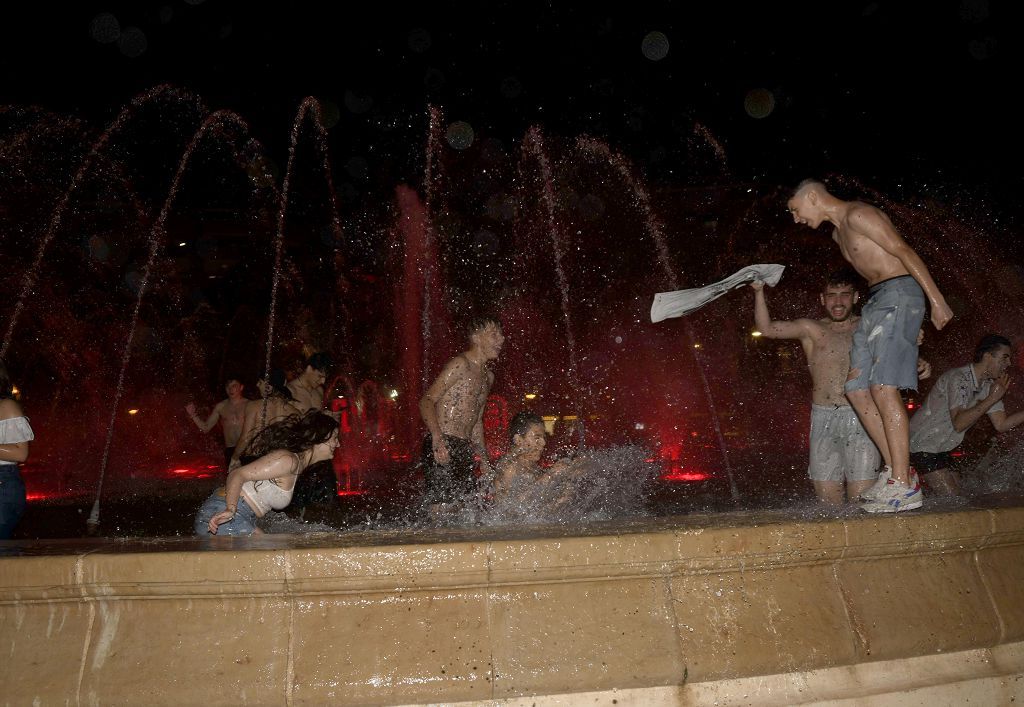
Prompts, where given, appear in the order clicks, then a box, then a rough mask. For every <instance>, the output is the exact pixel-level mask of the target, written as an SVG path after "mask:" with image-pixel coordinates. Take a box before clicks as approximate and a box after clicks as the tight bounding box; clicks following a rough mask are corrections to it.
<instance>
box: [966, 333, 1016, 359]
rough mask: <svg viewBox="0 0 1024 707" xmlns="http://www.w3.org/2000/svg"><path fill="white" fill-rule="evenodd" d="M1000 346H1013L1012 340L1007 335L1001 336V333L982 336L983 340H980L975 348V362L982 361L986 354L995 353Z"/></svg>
mask: <svg viewBox="0 0 1024 707" xmlns="http://www.w3.org/2000/svg"><path fill="white" fill-rule="evenodd" d="M1000 346H1005V347H1007V348H1013V344H1011V343H1010V340H1009V339H1007V338H1006V337H1005V336H1000V335H999V334H986V335H985V336H983V337H981V341H979V342H978V345H977V346H976V347H975V348H974V362H975V363H981V358H982V357H983V356H984V355H985V354H990V353H994V352H995V351H996V349H998V348H999V347H1000Z"/></svg>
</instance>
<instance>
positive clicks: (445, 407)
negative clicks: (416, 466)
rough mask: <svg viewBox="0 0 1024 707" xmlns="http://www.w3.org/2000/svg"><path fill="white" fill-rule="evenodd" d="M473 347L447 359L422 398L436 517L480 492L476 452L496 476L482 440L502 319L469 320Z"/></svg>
mask: <svg viewBox="0 0 1024 707" xmlns="http://www.w3.org/2000/svg"><path fill="white" fill-rule="evenodd" d="M466 333H467V335H468V337H469V344H470V346H469V349H468V350H466V351H464V352H462V353H460V354H459V355H458V356H456V357H455V358H453V359H452V360H451V361H449V362H448V363H447V364H445V367H444V369H443V370H442V371H441V374H440V375H439V376H438V377H437V379H436V380H435V381H434V383H433V384H432V385H431V386H430V387H429V388H428V389H427V392H426V393H425V394H424V395H423V397H422V398H421V399H420V416H421V417H422V418H423V422H424V424H425V425H426V426H427V433H428V434H427V436H426V438H425V439H424V440H423V472H424V476H425V477H426V482H427V494H426V503H427V504H428V505H429V506H430V512H431V515H432V516H433V517H434V519H435V520H438V519H441V518H443V517H444V516H447V515H450V514H452V513H454V512H458V511H459V510H461V508H462V507H464V506H465V504H466V502H467V501H470V500H471V499H472V497H473V496H474V495H475V494H476V493H477V490H478V487H477V483H476V477H475V475H474V467H475V463H474V453H475V454H477V455H479V456H480V463H481V466H482V467H483V469H484V470H485V473H486V475H487V476H488V477H490V476H492V475H493V474H492V472H491V469H490V464H489V463H488V460H487V448H486V446H485V444H484V423H483V414H484V404H485V403H486V402H487V394H488V393H490V391H491V385H492V384H493V383H494V374H493V373H492V372H491V371H490V369H489V368H488V367H487V364H488V363H489V362H490V361H493V360H494V359H496V358H498V355H499V354H500V353H501V347H502V345H503V344H504V343H505V337H504V336H502V333H501V323H500V322H499V321H498V320H496V319H492V318H490V317H480V318H476V319H474V320H473V321H472V322H470V324H469V326H468V327H467V330H466Z"/></svg>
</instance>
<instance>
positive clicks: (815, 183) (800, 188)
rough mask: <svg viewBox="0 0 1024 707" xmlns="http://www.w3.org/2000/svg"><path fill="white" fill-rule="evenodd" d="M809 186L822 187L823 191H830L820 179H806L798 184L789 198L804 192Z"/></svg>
mask: <svg viewBox="0 0 1024 707" xmlns="http://www.w3.org/2000/svg"><path fill="white" fill-rule="evenodd" d="M807 187H821V190H822V191H828V188H827V187H826V186H825V183H824V182H823V181H821V180H820V179H804V180H803V181H801V182H800V183H799V184H797V185H796V187H795V188H794V189H793V191H792V192H791V193H790V195H789V198H790V199H792V198H793V197H794V196H796V195H797V194H799V193H800V192H802V191H803V190H804V189H806V188H807Z"/></svg>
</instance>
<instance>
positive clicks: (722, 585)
mask: <svg viewBox="0 0 1024 707" xmlns="http://www.w3.org/2000/svg"><path fill="white" fill-rule="evenodd" d="M0 553H6V556H2V557H0V654H2V656H3V658H2V660H0V703H2V704H10V705H23V704H56V703H60V704H90V705H91V704H102V705H109V704H133V705H140V704H145V705H159V704H168V705H191V704H203V705H215V704H224V705H240V704H247V705H264V704H267V705H281V704H289V705H291V704H296V705H297V704H303V705H311V704H328V703H329V704H403V703H424V702H432V703H437V702H443V703H446V704H450V703H458V702H474V703H484V704H495V703H498V704H517V705H518V704H524V705H531V704H538V705H540V704H559V705H570V704H587V705H594V704H613V703H617V704H619V705H623V704H637V705H691V704H712V703H714V704H720V705H727V704H753V705H771V704H780V705H781V704H786V705H789V704H797V703H815V702H827V703H832V704H839V703H841V702H840V701H843V700H847V699H853V698H861V701H859V702H857V704H871V703H873V702H874V701H876V700H878V701H880V700H885V701H886V702H885V703H886V704H894V703H895V704H901V703H903V702H900V700H905V703H906V704H911V703H913V704H919V703H920V702H921V701H922V700H925V701H928V702H931V703H935V704H944V703H959V702H960V701H961V699H966V698H969V699H971V700H972V701H976V702H978V703H980V704H1004V703H1007V702H1009V701H1010V700H1011V698H1014V697H1017V698H1024V679H1022V678H1024V589H1022V586H1024V499H1015V500H1012V501H1006V500H1003V501H1000V502H992V503H991V504H988V505H987V506H983V505H975V506H972V507H970V508H967V509H964V510H958V511H955V512H929V513H913V514H908V515H905V516H899V517H892V516H885V517H869V516H850V517H846V518H835V519H814V520H806V519H800V518H794V517H793V516H792V515H786V514H783V513H765V512H761V513H735V514H723V515H715V516H700V517H696V516H689V517H685V518H672V519H658V520H653V521H644V522H642V523H640V522H614V523H603V524H595V525H589V526H587V527H585V528H560V527H535V528H530V529H527V530H514V529H504V530H497V529H486V530H474V531H456V530H452V531H434V532H431V533H423V532H417V533H399V532H379V533H366V534H348V535H323V534H320V535H310V536H268V537H264V538H254V539H219V540H218V541H217V542H216V543H213V542H209V541H205V540H194V539H190V538H180V539H179V538H171V539H158V540H150V541H138V540H136V541H119V540H81V541H38V542H32V543H18V542H10V541H8V542H0ZM895 693H900V694H899V695H897V694H895ZM833 701H835V702H833Z"/></svg>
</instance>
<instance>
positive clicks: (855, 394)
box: [846, 389, 892, 468]
mask: <svg viewBox="0 0 1024 707" xmlns="http://www.w3.org/2000/svg"><path fill="white" fill-rule="evenodd" d="M846 399H847V400H849V401H850V406H851V407H852V408H853V409H854V410H855V411H856V413H857V417H859V418H860V424H862V425H864V429H865V430H866V431H867V433H868V436H869V437H870V438H871V441H872V442H874V443H875V446H876V447H878V451H879V452H881V454H882V459H883V460H884V461H885V463H886V464H887V465H888V466H889V467H890V468H891V467H892V456H891V455H890V454H889V445H888V444H887V443H886V441H885V427H884V426H883V425H882V416H881V415H880V414H879V413H878V406H877V405H876V404H875V401H874V399H872V397H871V392H870V391H868V390H866V389H865V390H851V391H850V392H848V393H847V394H846Z"/></svg>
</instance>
